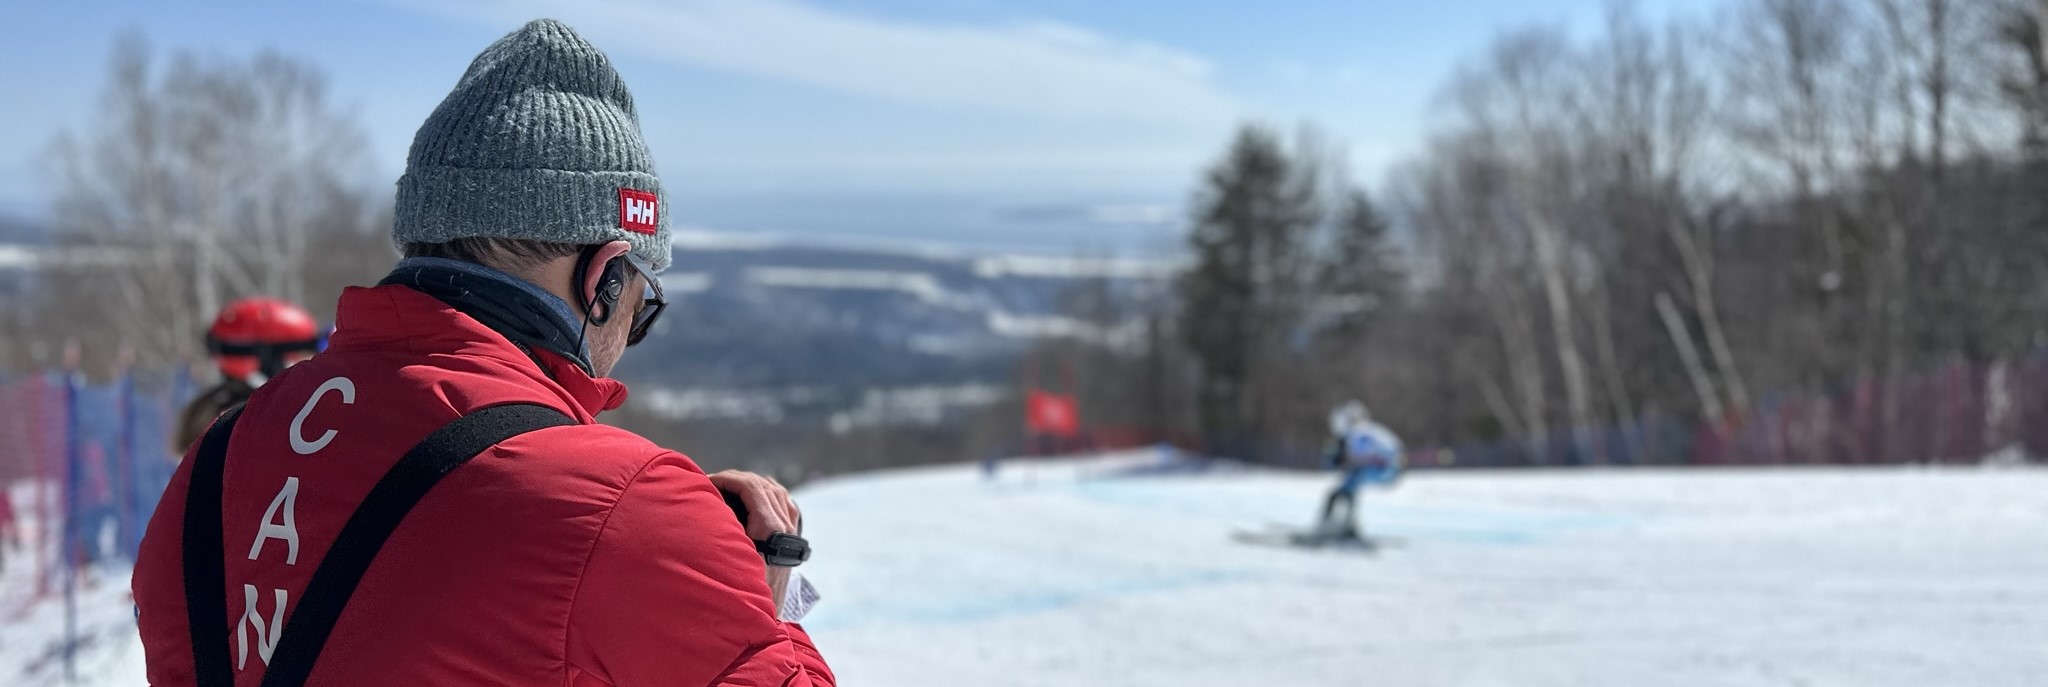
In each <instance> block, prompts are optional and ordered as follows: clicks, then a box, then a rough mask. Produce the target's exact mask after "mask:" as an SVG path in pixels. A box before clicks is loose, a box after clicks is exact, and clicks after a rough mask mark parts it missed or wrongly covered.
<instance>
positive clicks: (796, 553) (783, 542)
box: [754, 532, 811, 568]
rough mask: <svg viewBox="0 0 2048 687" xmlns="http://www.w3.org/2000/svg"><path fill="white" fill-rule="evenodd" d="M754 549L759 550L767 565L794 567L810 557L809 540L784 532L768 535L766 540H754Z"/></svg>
mask: <svg viewBox="0 0 2048 687" xmlns="http://www.w3.org/2000/svg"><path fill="white" fill-rule="evenodd" d="M754 550H756V551H760V552H761V558H762V559H763V560H766V561H768V564H769V565H773V566H778V567H783V568H794V567H796V566H799V565H803V562H804V561H807V560H810V559H811V542H809V541H808V540H805V539H804V538H803V537H800V536H797V535H794V534H789V533H785V532H776V533H775V534H771V535H768V540H767V541H757V542H754Z"/></svg>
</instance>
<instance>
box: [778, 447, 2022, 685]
mask: <svg viewBox="0 0 2048 687" xmlns="http://www.w3.org/2000/svg"><path fill="white" fill-rule="evenodd" d="M1135 460H1138V461H1140V462H1142V461H1144V460H1145V459H1143V458H1136V459H1135ZM1327 481H1328V479H1327V478H1325V477H1318V476H1311V475H1303V474H1284V473H1269V472H1236V473H1231V472H1212V473H1207V474H1192V475H1167V476H1154V477H1118V476H1114V472H1113V471H1112V470H1111V469H1110V466H1108V465H1105V464H1101V463H1095V464H1079V465H1076V464H1065V465H1063V466H1058V467H1044V466H1041V467H1037V468H1034V467H1029V466H1020V467H1014V468H1010V469H1007V470H1006V472H1005V473H1004V474H1002V475H1001V478H1000V479H998V480H996V481H994V482H988V481H984V480H983V479H982V478H981V477H980V475H979V474H977V472H976V471H975V470H973V469H969V468H940V469H932V470H922V471H911V472H898V473H891V474H877V475H870V476H862V477H855V478H849V479H844V480H838V481H834V482H831V483H827V484H820V485H815V486H814V487H813V488H810V489H807V490H805V492H804V494H803V499H802V501H803V505H804V508H805V512H806V518H807V520H809V522H810V523H811V525H810V527H811V528H812V532H811V534H812V535H813V536H812V539H813V541H814V542H815V544H816V546H817V548H818V552H817V554H816V556H817V557H816V558H815V560H814V561H813V563H811V564H810V565H808V566H807V571H806V573H807V574H808V575H809V576H810V577H811V578H812V579H813V580H815V581H816V582H817V584H818V585H819V586H820V588H821V589H822V590H823V592H824V593H825V595H826V597H827V598H826V600H825V601H824V602H823V604H822V605H820V606H819V608H818V610H817V611H816V613H815V615H814V616H813V617H812V619H811V622H810V623H809V624H808V625H809V627H810V628H811V630H812V632H813V634H814V636H815V637H816V638H817V640H818V643H819V645H820V647H821V648H822V649H823V651H824V652H825V655H826V656H827V657H828V658H829V659H830V660H831V661H832V662H833V665H834V667H835V668H836V669H837V670H838V671H839V673H840V675H841V677H842V678H843V682H844V683H845V684H848V685H900V686H914V685H960V684H972V685H1173V686H1176V687H1186V686H1188V685H1248V684H1249V685H1365V684H1378V685H2038V684H2041V680H2042V679H2043V678H2042V676H2044V675H2048V472H2042V471H1986V470H1953V469H1951V470H1926V469H1878V470H1772V471H1748V470H1744V471H1733V470H1730V471H1718V470H1691V471H1677V470H1672V471H1661V470H1660V471H1650V470H1639V471H1627V472H1620V471H1616V472H1596V471H1574V472H1436V473H1423V474H1415V475H1413V476H1411V477H1410V478H1408V479H1407V480H1406V481H1405V482H1404V483H1403V484H1401V485H1400V487H1399V489H1398V490H1397V491H1396V492H1394V493H1391V494H1371V495H1368V497H1367V500H1366V501H1365V510H1364V513H1365V515H1366V519H1367V525H1366V526H1367V529H1368V530H1370V531H1372V532H1375V533H1378V534H1381V535H1385V536H1388V537H1390V538H1392V539H1394V540H1395V543H1394V544H1393V545H1392V546H1391V547H1390V548H1388V549H1387V550H1384V551H1382V552H1380V553H1378V554H1377V555H1370V556H1367V555H1358V554H1349V553H1331V552H1312V551H1300V550H1291V549H1278V548H1264V547H1256V546H1250V545H1244V544H1238V543H1235V542H1233V541H1232V538H1231V533H1232V532H1233V530H1237V529H1241V528H1256V527H1260V526H1262V525H1265V524H1268V523H1277V522H1300V521H1303V520H1305V519H1307V518H1308V517H1309V516H1310V514H1311V512H1312V511H1313V510H1314V509H1315V508H1316V506H1317V501H1318V499H1319V498H1320V496H1321V490H1322V489H1323V488H1324V487H1325V486H1326V483H1327Z"/></svg>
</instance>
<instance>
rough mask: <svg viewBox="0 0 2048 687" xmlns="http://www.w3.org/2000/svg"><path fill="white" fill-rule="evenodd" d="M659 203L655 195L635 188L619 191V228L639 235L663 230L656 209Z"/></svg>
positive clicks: (657, 209)
mask: <svg viewBox="0 0 2048 687" xmlns="http://www.w3.org/2000/svg"><path fill="white" fill-rule="evenodd" d="M658 202H659V201H657V200H656V199H655V197H654V194H652V193H648V192H646V191H642V190H639V189H633V188H622V189H619V228H620V229H624V230H626V231H630V232H634V233H638V234H653V233H655V232H658V231H660V230H661V223H660V222H659V221H656V214H655V213H656V212H659V210H660V208H658V207H656V205H657V204H658Z"/></svg>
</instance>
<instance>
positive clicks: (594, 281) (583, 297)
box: [576, 241, 633, 321]
mask: <svg viewBox="0 0 2048 687" xmlns="http://www.w3.org/2000/svg"><path fill="white" fill-rule="evenodd" d="M630 250H633V245H632V244H630V243H626V242H625V241H613V242H611V243H607V244H604V245H603V246H599V247H598V249H597V251H596V252H595V253H592V254H591V256H590V263H589V264H588V265H586V266H585V267H584V270H583V283H581V284H577V285H576V298H577V299H579V300H580V301H581V302H580V303H579V305H582V306H583V307H584V312H585V313H586V314H588V315H589V316H590V317H592V318H594V319H595V318H598V315H597V313H596V311H597V308H599V307H603V308H605V313H604V316H603V318H602V319H604V320H606V321H609V320H610V319H611V315H612V311H615V310H617V309H618V307H619V303H618V299H614V300H612V302H611V304H610V305H606V304H605V303H603V302H602V300H601V299H599V298H598V293H600V292H601V291H602V290H603V289H605V288H612V289H617V290H618V292H619V294H620V295H624V291H625V288H626V283H625V282H626V278H627V276H629V273H628V272H627V271H626V270H624V269H618V270H606V269H605V266H606V265H610V264H612V261H613V260H615V259H617V258H619V257H620V256H623V255H625V254H626V252H627V251H630ZM606 279H615V280H618V282H619V283H618V285H616V286H609V287H608V285H606V284H605V283H604V281H605V280H606Z"/></svg>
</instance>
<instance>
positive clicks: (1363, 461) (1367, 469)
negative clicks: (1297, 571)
mask: <svg viewBox="0 0 2048 687" xmlns="http://www.w3.org/2000/svg"><path fill="white" fill-rule="evenodd" d="M1401 451H1402V449H1401V439H1400V437H1396V436H1394V432H1393V431H1392V430H1389V429H1387V428H1386V427H1385V426H1384V425H1381V424H1379V423H1377V422H1373V421H1372V416H1371V414H1369V413H1368V412H1367V411H1366V409H1365V404H1364V403H1360V402H1358V401H1351V402H1348V403H1345V404H1343V405H1340V406H1337V408H1336V409H1334V410H1331V411H1330V443H1329V445H1328V448H1327V449H1326V450H1325V451H1324V454H1323V458H1324V460H1325V461H1326V463H1327V464H1328V465H1329V466H1330V467H1333V468H1336V469H1338V470H1341V471H1343V473H1344V477H1343V480H1342V481H1340V482H1338V483H1337V487H1336V488H1335V489H1332V490H1330V496H1329V498H1327V499H1324V501H1323V517H1322V519H1321V521H1320V522H1321V533H1320V534H1321V536H1322V537H1325V538H1328V539H1330V540H1334V541H1364V536H1363V534H1362V531H1361V530H1360V529H1359V524H1358V520H1359V518H1358V490H1359V489H1361V488H1363V487H1365V485H1368V484H1392V483H1393V482H1394V480H1395V479H1396V478H1398V477H1399V476H1400V474H1401V467H1402V462H1403V458H1402V455H1401Z"/></svg>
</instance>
